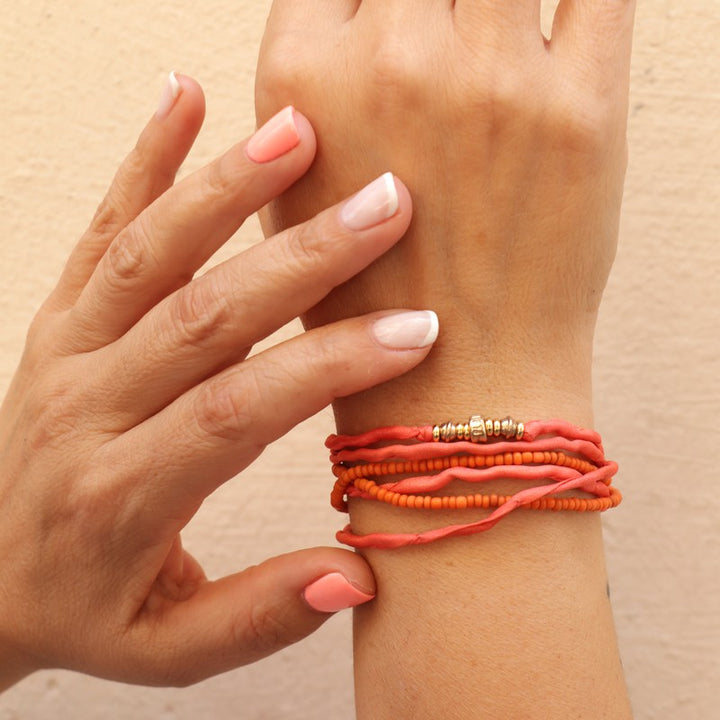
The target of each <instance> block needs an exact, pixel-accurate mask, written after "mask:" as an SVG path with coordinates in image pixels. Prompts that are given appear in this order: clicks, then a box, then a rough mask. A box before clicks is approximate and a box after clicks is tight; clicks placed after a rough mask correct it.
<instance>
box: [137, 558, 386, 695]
mask: <svg viewBox="0 0 720 720" xmlns="http://www.w3.org/2000/svg"><path fill="white" fill-rule="evenodd" d="M374 596H375V579H374V577H373V574H372V571H371V570H370V567H369V566H368V564H367V563H366V562H365V560H363V559H362V558H361V557H360V556H359V555H357V554H355V553H353V552H349V551H347V550H341V549H340V548H314V549H310V550H300V551H297V552H293V553H289V554H287V555H280V556H278V557H275V558H271V559H270V560H266V561H265V562H263V563H262V564H260V565H256V566H253V567H250V568H248V569H247V570H244V571H243V572H240V573H237V574H235V575H230V576H228V577H225V578H222V579H221V580H218V581H215V582H206V583H204V584H202V585H201V586H200V587H199V589H198V590H197V592H196V593H195V594H193V595H192V596H191V597H190V598H189V599H187V600H184V601H182V602H179V603H177V604H175V605H173V606H171V607H170V608H168V609H167V611H166V612H165V613H163V617H162V620H160V622H159V623H158V625H159V627H158V625H156V626H155V627H154V628H153V643H152V645H154V646H155V651H156V652H157V651H158V649H159V648H162V655H163V656H164V657H163V658H162V660H163V665H164V667H163V668H162V670H160V668H157V670H160V674H161V675H162V676H163V677H162V680H161V682H163V684H165V683H171V684H174V685H187V684H191V683H194V682H198V681H200V680H203V679H205V678H207V677H210V676H212V675H216V674H218V673H221V672H225V671H227V670H231V669H233V668H236V667H238V666H240V665H247V664H249V663H252V662H255V661H256V660H260V659H261V658H263V657H266V656H268V655H271V654H272V653H274V652H277V651H278V650H281V649H282V648H284V647H286V646H287V645H291V644H292V643H295V642H297V641H298V640H301V639H302V638H304V637H306V636H307V635H310V634H311V633H312V632H314V631H315V630H317V629H318V628H319V627H320V626H321V625H322V624H323V623H324V622H325V621H326V620H327V619H328V618H329V617H330V616H331V615H332V614H333V613H335V612H337V611H339V610H342V609H344V608H349V607H354V606H356V605H360V604H361V603H364V602H368V601H369V600H372V599H373V598H374ZM143 645H145V648H146V652H149V651H151V647H150V644H145V643H143ZM156 662H157V660H156Z"/></svg>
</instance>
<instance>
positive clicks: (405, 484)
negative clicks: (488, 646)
mask: <svg viewBox="0 0 720 720" xmlns="http://www.w3.org/2000/svg"><path fill="white" fill-rule="evenodd" d="M496 438H498V439H496ZM397 441H400V444H398V442H397ZM388 442H391V443H393V442H394V443H395V444H390V445H387V444H386V443H388ZM326 444H327V446H328V447H329V448H330V450H331V460H332V461H333V463H334V464H333V473H334V475H335V476H336V482H335V485H334V487H333V491H332V493H331V503H332V505H333V507H334V508H336V509H337V510H339V511H341V512H346V511H347V498H358V499H362V500H373V501H377V502H383V503H386V504H390V505H393V506H394V507H399V508H409V509H416V510H417V509H422V510H466V509H468V508H483V509H490V508H495V510H494V512H492V513H491V514H490V515H489V516H487V517H484V518H482V519H480V520H478V521H476V522H472V523H467V524H464V525H453V526H449V527H446V528H439V529H436V530H429V531H426V532H423V533H417V534H397V535H391V534H384V533H374V534H370V535H364V536H360V535H355V534H353V533H352V531H351V529H350V527H349V526H348V527H346V528H345V529H344V530H342V531H340V532H339V533H338V534H337V538H338V540H340V541H341V542H344V543H346V544H348V545H351V546H353V547H379V548H391V547H402V546H404V545H411V544H422V543H426V542H432V541H434V540H438V539H440V538H443V537H452V536H457V535H468V534H473V533H477V532H483V531H484V530H488V529H490V528H491V527H494V525H495V524H496V523H497V522H498V521H499V520H500V519H501V518H502V517H505V516H506V515H507V514H508V513H510V512H512V511H513V510H515V509H517V508H526V509H533V510H553V511H575V512H593V511H594V512H602V511H605V510H608V509H610V508H612V507H616V506H617V505H619V504H620V502H621V500H622V495H621V494H620V492H619V491H618V490H617V489H616V488H614V487H612V486H611V483H612V478H613V475H614V474H615V472H616V471H617V465H616V464H615V463H614V462H612V461H607V460H605V457H604V451H603V447H602V442H601V439H600V436H599V435H598V434H597V433H595V432H594V431H592V430H585V429H582V428H577V427H575V426H573V425H570V424H569V423H565V422H563V421H560V420H551V421H535V422H531V423H527V424H524V423H518V422H516V421H515V420H513V419H512V418H504V419H503V420H485V419H483V418H481V417H479V416H473V417H471V418H470V420H469V421H468V422H466V423H453V422H448V423H444V424H442V425H434V426H424V427H414V428H404V427H391V428H380V429H377V430H373V431H370V432H369V433H364V434H363V435H359V436H338V435H332V436H330V437H329V438H328V440H327V443H326ZM417 473H425V474H424V475H417ZM428 473H429V474H428ZM408 475H410V477H407V476H408ZM380 477H382V478H390V479H392V478H393V477H396V478H397V479H396V480H394V481H391V482H389V483H384V484H382V485H378V483H377V482H376V479H377V478H380ZM500 478H502V479H515V480H524V481H535V482H539V481H545V484H542V485H536V486H534V487H530V488H527V489H525V490H521V491H519V492H517V493H515V494H514V495H497V494H490V495H483V494H477V493H473V494H468V495H459V496H458V495H448V496H438V495H429V494H427V493H429V492H437V491H439V490H441V489H442V488H444V487H445V486H446V485H447V484H448V483H450V482H451V481H453V480H460V481H463V482H470V483H478V482H488V481H491V480H495V479H500ZM568 490H582V491H583V492H586V493H589V494H590V495H592V496H594V497H591V498H587V497H573V496H571V497H558V495H559V494H560V493H564V492H565V491H568Z"/></svg>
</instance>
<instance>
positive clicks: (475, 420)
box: [469, 415, 487, 443]
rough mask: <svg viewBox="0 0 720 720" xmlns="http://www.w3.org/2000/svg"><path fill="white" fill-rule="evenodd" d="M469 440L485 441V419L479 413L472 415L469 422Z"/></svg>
mask: <svg viewBox="0 0 720 720" xmlns="http://www.w3.org/2000/svg"><path fill="white" fill-rule="evenodd" d="M469 429H470V440H472V442H475V443H478V442H487V432H486V430H485V421H484V420H483V419H482V418H481V417H480V415H473V416H472V417H471V418H470V423H469Z"/></svg>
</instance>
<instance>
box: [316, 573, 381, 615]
mask: <svg viewBox="0 0 720 720" xmlns="http://www.w3.org/2000/svg"><path fill="white" fill-rule="evenodd" d="M303 597H304V598H305V602H306V603H307V604H308V605H309V606H310V607H311V608H312V609H313V610H317V611H318V612H326V613H332V612H338V610H345V608H351V607H355V606H356V605H361V604H362V603H365V602H368V600H372V599H373V598H374V597H375V596H374V595H369V594H368V593H366V592H363V591H362V590H359V589H358V588H356V587H355V586H354V585H353V584H352V583H351V582H350V581H349V580H348V579H347V578H346V577H345V576H344V575H342V574H341V573H339V572H334V573H330V574H328V575H324V576H323V577H321V578H320V579H319V580H316V581H315V582H313V583H311V584H310V585H308V586H307V587H306V588H305V592H303Z"/></svg>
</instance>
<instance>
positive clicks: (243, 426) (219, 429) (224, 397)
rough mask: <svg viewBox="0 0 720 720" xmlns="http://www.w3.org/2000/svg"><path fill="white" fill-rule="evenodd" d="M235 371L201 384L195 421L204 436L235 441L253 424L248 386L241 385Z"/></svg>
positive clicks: (195, 409)
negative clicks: (246, 391) (242, 386)
mask: <svg viewBox="0 0 720 720" xmlns="http://www.w3.org/2000/svg"><path fill="white" fill-rule="evenodd" d="M233 375H234V374H226V375H224V376H223V377H221V378H219V379H216V380H214V381H211V382H208V383H205V384H204V385H203V386H201V388H200V391H199V394H198V397H197V398H196V400H195V404H194V408H193V415H194V422H195V424H196V426H197V428H198V430H199V433H200V436H201V437H203V438H207V437H210V438H216V439H220V440H228V441H231V442H235V441H237V440H239V439H240V438H242V437H244V436H245V435H247V433H248V429H249V428H251V427H252V425H253V413H252V403H251V402H250V401H249V395H250V394H249V393H248V394H245V392H244V390H245V389H246V388H240V387H239V384H238V383H237V382H233V380H234V379H235V378H234V377H233Z"/></svg>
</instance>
